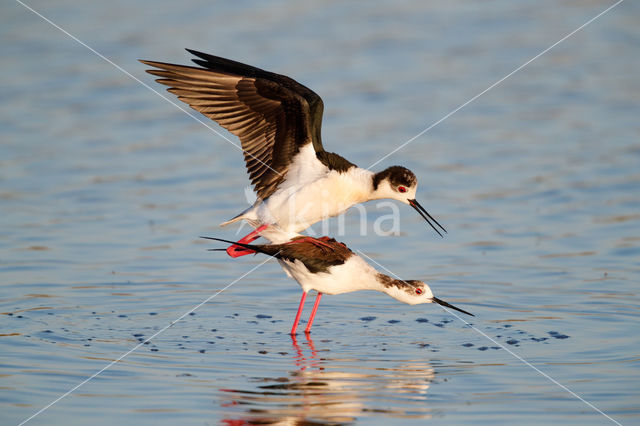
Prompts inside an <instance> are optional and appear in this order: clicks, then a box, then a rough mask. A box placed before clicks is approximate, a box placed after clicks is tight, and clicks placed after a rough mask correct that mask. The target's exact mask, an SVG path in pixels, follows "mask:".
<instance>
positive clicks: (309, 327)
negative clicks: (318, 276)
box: [304, 293, 322, 333]
mask: <svg viewBox="0 0 640 426" xmlns="http://www.w3.org/2000/svg"><path fill="white" fill-rule="evenodd" d="M321 297H322V293H318V295H317V296H316V301H315V303H314V304H313V310H312V311H311V315H309V322H308V323H307V328H305V329H304V332H305V333H309V332H310V331H311V324H313V319H314V318H315V317H316V311H317V310H318V305H319V304H320V298H321Z"/></svg>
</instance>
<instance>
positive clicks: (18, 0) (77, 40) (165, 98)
mask: <svg viewBox="0 0 640 426" xmlns="http://www.w3.org/2000/svg"><path fill="white" fill-rule="evenodd" d="M16 2H17V3H19V4H20V5H22V6H23V7H24V8H25V9H28V10H30V11H31V12H33V13H34V14H36V15H37V16H39V17H40V18H41V19H42V20H44V21H46V22H48V23H49V24H51V26H53V27H55V28H57V29H58V30H60V31H61V32H63V33H64V34H66V35H67V36H68V37H69V38H71V39H73V40H74V41H76V42H77V43H78V44H81V45H82V46H84V47H86V48H87V49H89V50H90V51H91V52H92V53H93V54H95V55H96V56H98V57H99V58H101V59H103V60H104V61H106V62H108V63H109V64H111V65H113V66H114V67H116V68H117V69H118V70H120V71H121V72H122V73H124V74H125V75H127V76H128V77H130V78H132V79H133V80H135V81H137V82H138V83H140V84H141V85H142V86H144V87H146V88H147V89H149V90H151V91H152V92H153V93H155V94H156V95H158V96H160V97H161V98H162V99H164V100H165V101H167V102H169V103H170V104H171V105H173V106H174V107H176V108H178V109H179V110H180V111H182V112H184V113H185V114H187V115H188V116H189V117H191V118H193V119H194V120H195V121H197V122H198V123H200V124H202V125H203V126H205V127H206V128H207V129H209V130H211V131H212V132H214V133H215V134H216V135H218V136H220V137H221V138H223V139H224V140H226V141H227V142H229V143H230V144H231V145H233V146H235V147H236V148H238V149H239V150H240V151H242V153H243V154H248V155H249V156H251V157H252V158H253V159H254V160H256V161H258V162H259V163H260V164H262V165H264V166H267V167H268V168H269V169H270V170H272V171H273V172H275V173H276V174H277V175H278V176H282V173H280V172H278V171H277V170H275V169H273V168H272V167H271V166H270V165H268V164H266V163H265V162H263V161H262V160H260V159H259V158H256V157H255V156H254V155H253V154H251V153H250V152H248V151H244V150H243V149H242V148H241V147H240V146H238V145H237V144H235V143H234V142H233V141H232V140H231V139H229V138H227V137H226V136H225V135H223V134H222V133H220V132H219V131H217V130H216V129H214V128H213V127H211V126H210V125H209V123H206V122H204V121H202V120H201V119H200V118H198V117H197V116H195V115H193V114H192V113H191V112H190V111H189V110H187V109H185V108H184V107H183V106H182V105H180V104H177V103H175V102H173V101H172V100H171V99H169V98H167V97H166V96H164V95H163V94H162V93H160V92H158V91H157V90H156V89H154V88H153V87H151V86H149V85H148V84H147V83H145V82H144V81H142V80H140V79H139V78H138V77H136V76H135V75H133V74H131V73H130V72H129V71H127V70H125V69H124V68H122V67H121V66H120V65H118V64H116V63H115V62H113V61H112V60H111V59H109V58H107V57H106V56H104V55H103V54H102V53H100V52H98V51H97V50H95V49H94V48H93V47H91V46H89V45H88V44H87V43H85V42H83V41H82V40H80V39H79V38H78V37H76V36H74V35H73V34H71V33H70V32H69V31H67V30H65V29H64V28H62V27H61V26H59V25H58V24H56V23H55V22H53V21H52V20H50V19H49V18H47V17H46V16H44V15H42V14H41V13H40V12H38V11H37V10H35V9H33V8H32V7H31V6H29V5H28V4H26V3H24V2H22V1H21V0H16Z"/></svg>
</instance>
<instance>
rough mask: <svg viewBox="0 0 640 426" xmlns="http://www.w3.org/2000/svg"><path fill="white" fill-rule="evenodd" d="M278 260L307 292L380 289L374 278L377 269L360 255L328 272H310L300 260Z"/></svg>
mask: <svg viewBox="0 0 640 426" xmlns="http://www.w3.org/2000/svg"><path fill="white" fill-rule="evenodd" d="M278 262H279V263H280V265H281V266H282V268H283V269H284V270H285V272H286V273H287V275H289V276H290V277H292V278H293V279H295V280H296V281H297V282H298V284H300V286H301V287H302V290H303V291H305V292H308V291H310V290H316V291H317V292H319V293H324V294H342V293H349V292H352V291H358V290H378V288H377V286H375V282H374V281H373V280H372V276H375V274H377V271H376V270H375V269H373V268H372V267H371V266H370V265H369V264H367V263H366V262H365V261H364V260H362V258H360V257H358V256H352V257H350V258H349V259H348V260H347V261H346V262H345V263H344V264H342V265H336V266H331V267H329V269H328V272H317V273H311V272H309V270H308V269H307V268H306V267H305V266H304V265H303V264H302V262H300V261H299V260H296V261H295V262H290V261H285V260H279V261H278Z"/></svg>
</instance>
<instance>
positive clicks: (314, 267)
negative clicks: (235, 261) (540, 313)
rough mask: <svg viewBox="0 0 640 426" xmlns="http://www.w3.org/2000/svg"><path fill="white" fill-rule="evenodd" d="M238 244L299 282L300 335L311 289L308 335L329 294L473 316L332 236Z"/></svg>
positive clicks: (270, 231)
mask: <svg viewBox="0 0 640 426" xmlns="http://www.w3.org/2000/svg"><path fill="white" fill-rule="evenodd" d="M263 233H264V234H265V235H264V236H265V237H266V238H268V239H269V240H272V241H273V240H274V239H279V238H280V237H279V235H278V234H280V233H281V231H280V230H279V229H278V228H275V227H268V228H266V229H265V230H264V231H263ZM272 235H275V237H273V236H272ZM203 238H207V239H210V240H217V241H222V242H226V243H230V244H234V243H233V242H232V241H228V240H223V239H220V238H211V237H203ZM235 244H236V245H239V246H241V247H245V248H248V249H251V250H253V251H256V252H259V253H264V254H268V255H270V256H273V257H275V258H277V259H278V261H279V262H280V265H281V266H282V268H283V269H284V270H285V272H286V273H287V275H289V276H290V277H292V278H293V279H295V280H296V281H297V282H298V284H300V286H301V287H302V298H301V299H300V305H299V306H298V313H297V315H296V318H295V320H294V322H293V327H292V328H291V334H296V329H297V327H298V322H299V321H300V316H301V314H302V309H303V308H304V302H305V299H306V297H307V292H309V291H310V290H315V291H316V292H317V293H318V295H317V296H316V300H315V303H314V305H313V310H312V311H311V315H310V316H309V321H308V322H307V327H306V329H305V330H304V331H305V333H309V331H311V325H312V324H313V319H314V317H315V315H316V311H317V310H318V305H319V303H320V298H321V297H322V294H325V293H326V294H342V293H349V292H352V291H359V290H376V291H380V292H383V293H386V294H388V295H389V296H391V297H393V298H394V299H397V300H399V301H401V302H404V303H408V304H410V305H417V304H421V303H437V304H439V305H441V306H446V307H448V308H451V309H455V310H457V311H459V312H462V313H465V314H467V315H472V314H470V313H469V312H467V311H464V310H462V309H460V308H456V307H455V306H453V305H450V304H449V303H447V302H445V301H444V300H441V299H438V298H437V297H435V296H434V295H433V293H432V292H431V288H429V286H428V285H427V284H426V283H424V282H422V281H418V280H406V281H405V280H398V279H395V278H392V277H390V276H388V275H385V274H382V273H380V272H378V271H377V270H376V269H374V268H373V267H372V266H371V265H369V264H368V263H367V262H366V261H365V260H364V259H363V258H362V257H360V256H358V255H357V254H355V253H354V252H352V251H351V250H349V248H348V247H347V246H345V245H344V244H342V243H340V242H338V241H336V240H334V239H332V238H329V237H321V238H313V237H305V236H302V235H299V236H297V237H295V238H293V239H291V240H289V241H287V242H285V243H282V244H245V243H240V242H236V243H235Z"/></svg>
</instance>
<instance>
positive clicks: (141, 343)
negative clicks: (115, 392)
mask: <svg viewBox="0 0 640 426" xmlns="http://www.w3.org/2000/svg"><path fill="white" fill-rule="evenodd" d="M269 260H271V257H268V258H267V259H266V260H265V261H263V262H261V263H259V264H258V265H256V266H254V267H253V268H251V269H250V270H249V271H248V272H245V273H244V274H242V275H241V276H240V277H239V278H236V279H235V280H234V281H233V282H231V283H230V284H228V285H227V286H226V287H224V288H222V289H221V290H220V291H218V292H217V293H214V294H212V295H211V296H209V297H207V298H206V299H205V300H204V301H202V302H201V303H199V304H198V305H196V306H195V307H193V308H191V309H189V310H188V311H187V312H185V313H184V314H182V315H180V316H179V317H178V318H177V319H175V320H173V321H171V322H170V323H169V324H167V325H166V326H164V327H163V328H162V329H160V330H159V331H157V332H156V333H154V334H153V335H152V336H151V337H149V338H147V339H146V340H145V341H143V342H140V343H139V344H137V345H136V346H134V347H133V348H132V349H130V350H128V351H127V352H125V353H124V354H122V355H120V356H119V357H118V358H116V359H115V360H113V361H111V362H110V363H109V364H107V365H105V366H104V367H102V368H101V369H100V370H98V371H97V372H95V373H93V374H92V375H91V376H89V377H87V378H86V379H85V380H83V381H82V382H80V383H78V384H77V385H75V386H74V387H72V388H71V389H69V390H68V391H66V392H65V393H64V394H62V395H60V396H59V397H58V398H56V399H55V400H53V401H52V402H50V403H49V404H47V405H46V406H44V407H43V408H41V409H40V410H39V411H38V412H36V413H35V414H33V415H31V416H30V417H29V418H27V419H25V420H23V421H22V422H20V424H19V425H18V426H22V425H24V424H25V423H27V422H28V421H30V420H31V419H33V418H34V417H36V416H37V415H39V414H41V413H42V412H44V411H45V410H47V409H49V408H51V407H52V406H53V405H54V404H56V403H57V402H59V401H60V400H61V399H63V398H65V397H66V396H68V395H70V394H71V393H73V392H75V391H76V390H77V389H78V388H79V387H80V386H82V385H84V384H85V383H87V382H89V381H91V380H93V379H95V378H96V377H97V376H98V375H100V374H101V373H102V372H104V371H105V370H107V369H108V368H110V367H112V366H113V365H115V364H117V363H118V362H120V361H122V360H123V359H124V358H125V357H126V356H127V355H129V354H131V353H132V352H134V351H135V350H136V349H138V348H139V347H140V346H143V345H144V344H146V343H147V342H150V341H151V340H152V339H153V338H155V337H156V336H158V335H159V334H160V333H162V332H164V331H165V330H167V329H168V328H169V327H171V326H172V325H174V324H176V323H177V322H179V321H180V320H182V319H183V318H184V317H186V316H187V315H189V314H190V313H191V312H194V311H195V310H196V309H198V308H199V307H201V306H202V305H204V304H205V303H207V302H209V301H210V300H211V299H213V298H214V297H216V296H217V295H219V294H220V293H222V292H223V291H225V290H226V289H228V288H229V287H231V286H232V285H234V284H235V283H237V282H238V281H240V280H241V279H243V278H244V277H246V276H247V275H249V274H250V273H252V272H253V271H255V270H256V269H258V268H259V267H261V266H262V265H264V264H265V263H267V262H268V261H269Z"/></svg>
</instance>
